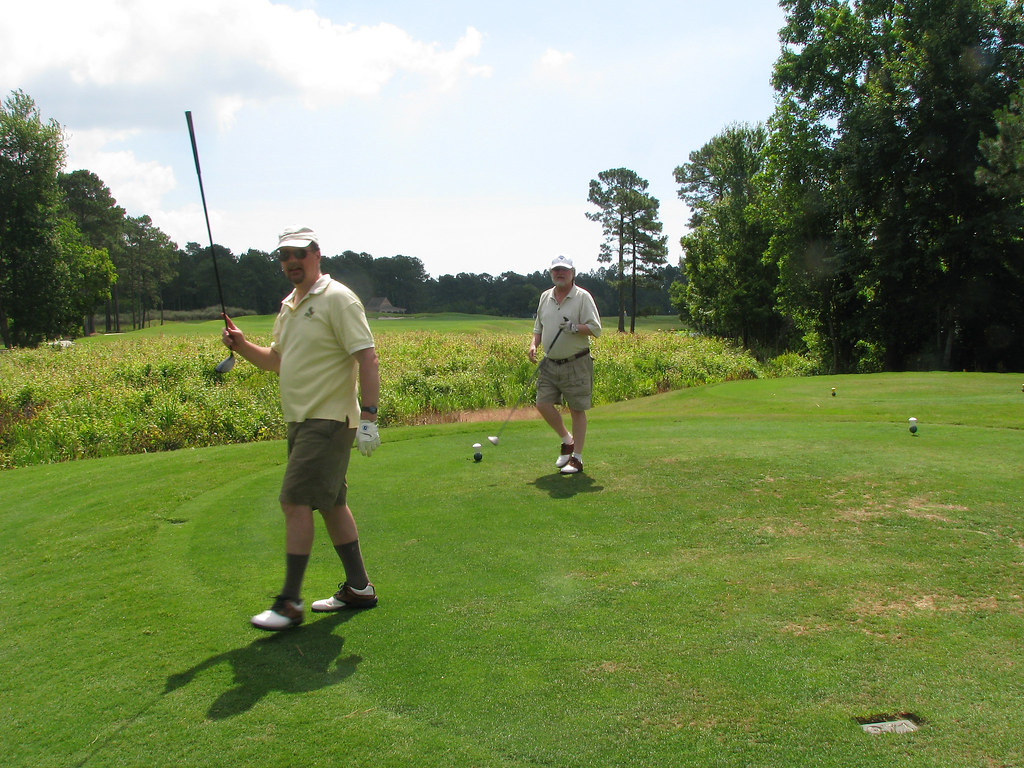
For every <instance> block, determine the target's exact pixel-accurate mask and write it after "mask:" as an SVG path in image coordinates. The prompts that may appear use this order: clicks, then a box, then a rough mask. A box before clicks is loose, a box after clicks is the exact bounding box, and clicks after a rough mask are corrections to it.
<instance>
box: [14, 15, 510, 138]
mask: <svg viewBox="0 0 1024 768" xmlns="http://www.w3.org/2000/svg"><path fill="white" fill-rule="evenodd" d="M55 20H56V22H57V23H55ZM32 29H37V30H45V31H46V41H45V44H40V42H39V38H38V36H35V35H28V34H25V30H32ZM482 41H483V36H482V35H481V34H480V33H479V32H478V31H477V30H476V29H473V28H472V27H467V28H466V30H465V32H464V34H463V35H462V37H461V38H460V39H459V40H458V41H457V42H456V43H455V44H454V46H453V47H452V48H450V49H448V50H445V49H443V48H441V46H440V45H439V44H437V43H425V42H422V41H418V40H416V39H414V38H413V37H412V36H411V35H410V34H409V33H408V32H406V31H404V30H402V29H400V28H399V27H397V26H395V25H393V24H389V23H379V24H376V25H374V26H356V25H354V24H336V23H333V22H331V21H330V20H328V19H326V18H323V17H320V16H318V15H317V14H316V13H315V12H313V11H310V10H297V9H294V8H291V7H289V6H287V5H282V4H276V3H273V2H270V0H174V1H173V2H167V0H133V1H132V2H125V0H89V2H81V1H80V0H41V1H38V0H37V2H33V3H19V4H17V7H15V8H12V9H5V19H4V24H3V25H2V27H0V50H3V51H4V55H3V56H2V57H0V84H5V83H11V84H15V86H16V87H22V86H23V84H25V83H32V82H34V81H37V80H45V79H61V80H66V81H69V84H71V85H74V86H75V87H78V88H83V87H86V88H90V89H93V90H97V89H98V90H100V91H103V90H108V89H114V90H131V89H135V88H142V87H144V88H145V89H146V91H147V92H148V93H149V94H152V93H154V92H158V91H160V90H161V89H169V90H175V89H180V88H184V87H187V88H188V89H189V90H190V91H191V92H193V93H194V92H195V91H199V92H206V93H207V94H209V98H210V99H211V100H213V101H215V102H216V103H217V104H218V105H219V110H218V111H219V113H220V116H221V121H222V123H226V124H230V122H231V117H232V115H233V114H234V113H236V112H237V111H238V110H239V109H240V108H241V105H242V104H243V103H246V102H248V101H257V100H265V99H268V98H298V99H299V100H300V101H301V102H302V103H303V104H304V105H306V106H307V107H322V106H328V105H333V104H337V103H340V102H342V101H344V100H345V99H347V98H350V97H354V96H355V97H358V96H372V95H375V94H377V93H380V92H381V91H382V89H384V88H385V87H386V86H387V85H388V84H389V83H390V82H392V81H393V80H395V78H396V76H397V75H398V74H400V73H403V72H404V73H408V74H412V75H417V76H421V77H423V78H424V79H425V81H426V82H427V83H428V84H430V85H431V86H432V87H436V88H438V89H441V90H446V89H450V88H452V87H453V86H454V85H455V84H456V83H458V82H459V81H460V80H461V79H463V78H467V77H481V76H484V77H486V76H489V75H490V68H489V67H487V66H483V65H479V64H476V63H474V61H475V59H477V58H478V57H479V56H480V53H481V49H482Z"/></svg>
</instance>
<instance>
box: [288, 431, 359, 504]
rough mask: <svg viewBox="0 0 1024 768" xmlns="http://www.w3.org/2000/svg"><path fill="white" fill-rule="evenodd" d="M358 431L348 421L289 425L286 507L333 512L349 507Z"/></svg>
mask: <svg viewBox="0 0 1024 768" xmlns="http://www.w3.org/2000/svg"><path fill="white" fill-rule="evenodd" d="M355 437H356V431H355V429H350V428H349V426H348V422H347V421H331V420H329V419H307V420H306V421H299V422H289V423H288V466H287V467H286V468H285V471H284V480H283V481H282V483H281V497H280V498H281V503H282V504H303V505H306V506H309V507H312V508H313V509H321V510H329V509H331V508H332V507H338V506H343V505H344V504H345V496H346V491H347V490H348V486H347V485H346V484H345V474H346V473H347V472H348V462H349V459H350V458H351V456H352V443H353V442H354V441H355Z"/></svg>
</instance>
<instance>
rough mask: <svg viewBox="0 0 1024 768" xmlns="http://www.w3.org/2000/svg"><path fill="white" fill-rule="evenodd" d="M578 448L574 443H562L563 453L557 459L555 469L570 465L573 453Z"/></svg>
mask: <svg viewBox="0 0 1024 768" xmlns="http://www.w3.org/2000/svg"><path fill="white" fill-rule="evenodd" d="M575 448H576V443H575V442H572V443H569V444H566V443H562V452H561V453H560V454H559V455H558V458H557V459H555V467H556V468H558V469H561V468H562V467H564V466H565V465H566V464H568V463H569V459H570V458H572V452H573V450H574V449H575Z"/></svg>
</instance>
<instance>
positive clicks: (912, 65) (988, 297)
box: [673, 0, 1024, 372]
mask: <svg viewBox="0 0 1024 768" xmlns="http://www.w3.org/2000/svg"><path fill="white" fill-rule="evenodd" d="M781 5H782V7H783V8H784V9H785V10H786V24H785V26H784V28H783V29H782V31H781V33H780V38H781V41H782V43H783V50H782V53H781V56H780V57H779V59H778V60H777V63H776V65H775V68H774V72H773V83H774V86H775V89H776V92H777V107H776V109H775V112H774V114H773V115H772V116H771V118H770V119H769V120H768V121H767V123H766V124H758V125H753V126H752V125H733V126H729V127H728V128H727V129H726V130H724V131H723V132H722V133H720V134H719V135H718V136H715V137H714V138H713V139H712V140H711V141H710V142H708V143H707V144H706V145H705V146H703V147H702V148H701V149H699V150H697V151H695V152H692V153H691V154H690V157H689V162H688V163H685V164H683V165H681V166H679V167H678V168H677V169H676V171H675V177H676V181H677V182H678V183H679V185H680V197H681V198H682V199H683V200H684V201H685V202H686V203H687V204H688V205H689V206H690V208H691V211H692V217H691V219H690V222H689V225H690V231H689V233H688V234H687V235H686V236H685V237H684V238H683V243H682V244H683V248H684V252H685V273H686V274H685V277H686V280H685V284H684V283H680V284H679V285H677V286H675V287H674V289H673V293H674V295H673V301H674V303H675V305H676V306H677V307H678V308H679V310H680V312H681V314H682V315H683V316H685V317H687V318H689V319H690V321H691V322H692V323H694V325H695V326H697V327H698V328H699V329H701V330H704V331H706V332H708V333H715V334H721V335H725V336H731V337H736V338H740V339H742V340H743V341H744V343H745V344H747V345H749V346H753V347H755V348H761V349H765V348H776V349H777V348H780V347H789V348H796V349H805V350H808V351H810V352H811V353H812V354H813V355H814V356H815V357H817V358H818V359H820V360H821V361H822V363H823V365H824V367H825V368H826V369H828V370H832V371H838V372H844V371H877V370H903V369H919V368H932V369H939V368H941V369H946V370H960V369H980V370H1000V369H1002V370H1024V4H1022V2H1021V1H1020V0H913V1H906V0H904V1H903V2H896V1H895V0H860V1H859V2H853V3H850V2H846V0H784V1H783V2H782V3H781Z"/></svg>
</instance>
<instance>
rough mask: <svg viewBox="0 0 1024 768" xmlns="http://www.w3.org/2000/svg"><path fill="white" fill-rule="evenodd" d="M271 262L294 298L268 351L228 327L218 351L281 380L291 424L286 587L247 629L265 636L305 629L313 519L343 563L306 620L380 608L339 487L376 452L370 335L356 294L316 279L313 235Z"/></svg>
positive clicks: (299, 232) (285, 238)
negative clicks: (353, 464)
mask: <svg viewBox="0 0 1024 768" xmlns="http://www.w3.org/2000/svg"><path fill="white" fill-rule="evenodd" d="M275 253H276V255H277V258H278V261H280V263H281V268H282V269H283V270H284V274H285V276H286V277H287V278H288V280H289V281H290V282H291V283H292V285H293V286H295V288H294V290H293V291H292V292H291V293H290V294H289V295H288V296H287V297H285V299H284V300H283V301H282V302H281V311H280V312H279V313H278V315H277V319H276V320H275V321H274V331H273V342H272V343H271V345H270V346H269V347H262V346H259V345H256V344H253V343H252V342H250V341H247V340H246V338H245V336H244V334H243V333H242V332H241V331H240V330H238V328H236V327H235V324H234V323H232V322H231V320H230V319H228V318H227V317H225V326H226V327H225V330H224V333H223V341H224V344H225V345H226V346H227V347H228V348H230V349H231V350H232V351H234V352H237V353H239V354H240V355H241V356H242V357H244V358H245V359H246V360H248V361H249V362H250V363H252V364H253V365H255V366H257V367H258V368H262V369H263V370H266V371H275V372H277V373H278V374H279V376H280V388H281V410H282V411H283V413H284V418H285V421H286V422H287V423H288V465H287V468H286V469H285V475H284V481H283V482H282V484H281V496H280V501H281V511H282V512H283V513H284V519H285V579H284V586H283V587H282V588H281V592H280V594H279V595H278V596H277V599H276V600H275V601H274V604H273V605H272V606H271V607H270V608H269V609H267V610H266V611H263V613H260V614H257V615H256V616H253V617H252V620H251V621H252V625H253V626H254V627H257V628H258V629H267V630H279V629H287V628H288V627H294V626H298V625H299V624H301V623H302V620H303V603H302V597H301V594H300V590H301V588H302V580H303V577H304V575H305V572H306V566H307V564H308V563H309V555H310V552H311V551H312V549H313V531H314V526H313V510H314V509H318V510H320V514H321V516H322V517H323V519H324V525H325V527H326V528H327V533H328V535H329V536H330V538H331V542H332V543H333V544H334V548H335V551H337V553H338V556H339V557H340V558H341V562H342V566H343V568H344V570H345V581H344V582H342V583H341V584H339V585H338V591H337V592H335V593H334V594H333V595H332V596H331V597H328V598H326V599H324V600H317V601H316V602H314V603H313V605H312V608H313V610H314V611H319V612H327V611H340V610H344V609H351V608H372V607H373V606H375V605H376V604H377V593H376V591H375V589H374V587H373V584H371V583H370V581H369V578H368V577H367V575H366V569H365V567H364V565H363V557H362V553H361V552H360V549H359V533H358V530H357V528H356V522H355V518H354V517H353V516H352V510H351V509H349V507H348V503H347V501H346V490H347V485H346V478H345V476H346V473H347V470H348V462H349V457H350V456H351V453H352V443H353V440H355V442H356V445H357V447H358V448H359V451H360V452H361V453H362V454H364V455H365V456H369V455H370V454H372V453H373V451H374V449H375V448H377V446H379V445H380V436H379V434H378V432H377V401H378V398H379V396H380V375H379V371H378V365H377V352H376V350H375V348H374V343H373V334H371V333H370V326H369V324H368V323H367V321H366V313H365V311H364V310H363V305H362V303H361V302H360V301H359V298H358V297H357V296H356V295H355V293H353V292H352V291H351V290H349V289H348V288H347V287H346V286H344V285H342V284H341V283H339V282H338V281H336V280H332V279H331V276H330V275H327V274H323V273H321V272H320V245H319V240H318V238H317V236H316V233H314V232H313V230H311V229H309V228H308V227H290V228H288V229H285V230H284V232H282V233H281V236H280V237H279V239H278V246H277V250H276V251H275ZM357 384H358V393H359V395H360V396H361V400H362V403H361V404H360V397H358V396H357ZM357 424H358V428H357V427H356V425H357Z"/></svg>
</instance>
